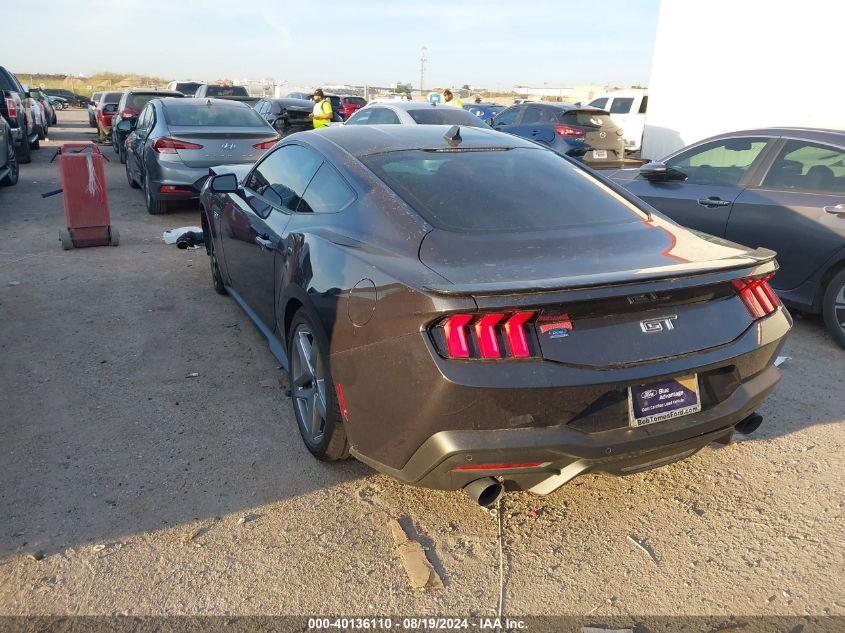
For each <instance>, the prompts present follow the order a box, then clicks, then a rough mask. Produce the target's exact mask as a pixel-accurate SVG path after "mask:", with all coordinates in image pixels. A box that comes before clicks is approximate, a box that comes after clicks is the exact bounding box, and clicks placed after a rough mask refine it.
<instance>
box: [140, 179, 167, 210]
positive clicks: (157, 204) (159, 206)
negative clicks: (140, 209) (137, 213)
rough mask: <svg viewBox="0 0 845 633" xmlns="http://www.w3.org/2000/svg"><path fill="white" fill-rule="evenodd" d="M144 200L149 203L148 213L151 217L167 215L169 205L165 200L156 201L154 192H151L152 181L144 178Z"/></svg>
mask: <svg viewBox="0 0 845 633" xmlns="http://www.w3.org/2000/svg"><path fill="white" fill-rule="evenodd" d="M144 199H145V200H146V201H147V213H149V214H150V215H162V214H164V213H167V203H166V202H165V201H164V200H156V199H155V196H153V192H152V191H150V179H149V178H147V177H145V178H144Z"/></svg>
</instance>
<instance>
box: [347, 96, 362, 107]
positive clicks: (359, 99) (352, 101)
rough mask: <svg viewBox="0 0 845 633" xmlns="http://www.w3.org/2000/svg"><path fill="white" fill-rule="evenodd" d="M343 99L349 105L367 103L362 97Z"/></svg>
mask: <svg viewBox="0 0 845 633" xmlns="http://www.w3.org/2000/svg"><path fill="white" fill-rule="evenodd" d="M343 100H344V101H345V102H346V103H348V104H349V105H359V106H365V105H367V100H366V99H364V97H344V98H343Z"/></svg>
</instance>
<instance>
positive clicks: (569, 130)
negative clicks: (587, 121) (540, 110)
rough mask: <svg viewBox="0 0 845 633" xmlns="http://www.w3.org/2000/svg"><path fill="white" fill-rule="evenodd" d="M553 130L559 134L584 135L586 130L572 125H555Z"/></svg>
mask: <svg viewBox="0 0 845 633" xmlns="http://www.w3.org/2000/svg"><path fill="white" fill-rule="evenodd" d="M555 132H557V133H558V134H560V135H561V136H586V135H587V130H585V129H584V128H580V127H572V126H571V125H556V126H555Z"/></svg>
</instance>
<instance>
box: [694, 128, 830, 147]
mask: <svg viewBox="0 0 845 633" xmlns="http://www.w3.org/2000/svg"><path fill="white" fill-rule="evenodd" d="M733 136H794V137H799V138H802V139H806V140H808V141H818V142H820V143H835V144H838V145H845V130H832V129H825V128H811V127H766V128H757V129H753V130H739V131H737V132H723V133H722V134H717V135H715V136H711V137H710V138H706V139H703V140H702V141H699V142H697V143H695V145H700V144H701V143H705V142H709V141H715V140H718V139H722V138H730V137H733Z"/></svg>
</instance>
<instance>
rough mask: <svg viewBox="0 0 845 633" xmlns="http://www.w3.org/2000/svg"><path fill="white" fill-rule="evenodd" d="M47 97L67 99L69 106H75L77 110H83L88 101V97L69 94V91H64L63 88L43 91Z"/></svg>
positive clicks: (73, 93)
mask: <svg viewBox="0 0 845 633" xmlns="http://www.w3.org/2000/svg"><path fill="white" fill-rule="evenodd" d="M44 92H46V93H47V94H48V95H50V96H51V97H61V98H62V99H67V102H68V103H69V104H71V105H74V106H77V107H79V108H85V107H87V106H88V103H89V102H90V100H89V99H88V97H84V96H82V95H81V94H77V93H75V92H71V91H70V90H65V89H63V88H47V89H46V90H44Z"/></svg>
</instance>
